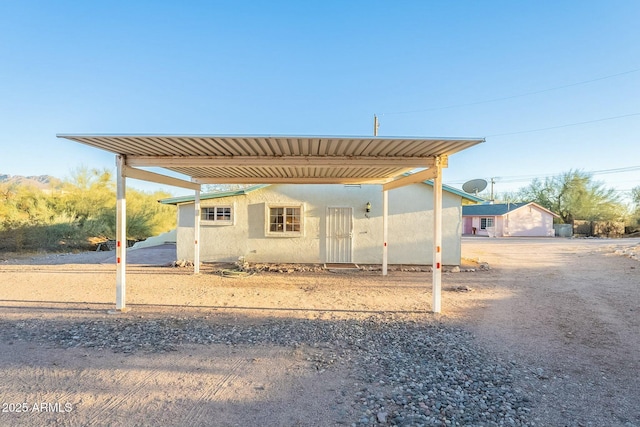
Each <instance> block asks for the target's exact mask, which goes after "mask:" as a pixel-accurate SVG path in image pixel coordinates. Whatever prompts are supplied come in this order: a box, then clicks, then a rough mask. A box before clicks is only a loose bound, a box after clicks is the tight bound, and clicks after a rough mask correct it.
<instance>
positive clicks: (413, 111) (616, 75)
mask: <svg viewBox="0 0 640 427" xmlns="http://www.w3.org/2000/svg"><path fill="white" fill-rule="evenodd" d="M638 71H640V68H636V69H633V70H628V71H623V72H621V73H616V74H610V75H608V76H603V77H597V78H595V79H590V80H583V81H580V82H576V83H570V84H566V85H562V86H555V87H550V88H547V89H541V90H536V91H531V92H524V93H520V94H517V95H510V96H504V97H500V98H493V99H485V100H483V101H476V102H468V103H463V104H452V105H446V106H441V107H433V108H425V109H421V110H410V111H398V112H392V113H385V114H382V115H396V114H415V113H426V112H429V111H438V110H446V109H450V108H460V107H470V106H473V105H480V104H488V103H490V102H498V101H506V100H509V99H514V98H522V97H524V96H530V95H537V94H539V93H545V92H551V91H554V90H559V89H566V88H569V87H573V86H579V85H584V84H588V83H593V82H597V81H600V80H606V79H611V78H613V77H618V76H623V75H625V74H631V73H637V72H638Z"/></svg>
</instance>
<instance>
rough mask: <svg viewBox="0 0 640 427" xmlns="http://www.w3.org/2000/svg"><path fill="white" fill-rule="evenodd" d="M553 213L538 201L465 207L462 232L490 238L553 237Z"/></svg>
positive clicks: (555, 215) (555, 216)
mask: <svg viewBox="0 0 640 427" xmlns="http://www.w3.org/2000/svg"><path fill="white" fill-rule="evenodd" d="M557 217H559V216H558V215H557V214H555V213H554V212H551V211H550V210H548V209H546V208H544V207H542V206H540V205H538V204H537V203H534V202H530V203H496V204H481V205H466V206H463V207H462V221H463V229H462V233H463V234H471V235H473V234H475V235H481V236H489V237H509V236H511V237H517V236H528V237H553V236H554V235H555V231H554V229H553V218H557Z"/></svg>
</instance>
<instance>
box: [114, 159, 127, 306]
mask: <svg viewBox="0 0 640 427" xmlns="http://www.w3.org/2000/svg"><path fill="white" fill-rule="evenodd" d="M125 165H126V159H125V157H124V156H116V167H117V172H116V310H122V311H124V310H125V300H126V289H127V287H126V279H127V272H126V270H127V203H126V187H127V179H126V177H125V175H124V169H125Z"/></svg>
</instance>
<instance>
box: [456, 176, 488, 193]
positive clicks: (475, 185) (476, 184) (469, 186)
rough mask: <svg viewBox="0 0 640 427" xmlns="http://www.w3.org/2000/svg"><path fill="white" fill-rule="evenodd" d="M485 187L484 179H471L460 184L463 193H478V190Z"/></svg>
mask: <svg viewBox="0 0 640 427" xmlns="http://www.w3.org/2000/svg"><path fill="white" fill-rule="evenodd" d="M485 188H487V181H486V180H484V179H472V180H471V181H467V182H465V183H464V184H462V189H463V190H464V192H465V193H469V194H475V195H476V196H477V195H478V193H479V192H481V191H482V190H484V189H485Z"/></svg>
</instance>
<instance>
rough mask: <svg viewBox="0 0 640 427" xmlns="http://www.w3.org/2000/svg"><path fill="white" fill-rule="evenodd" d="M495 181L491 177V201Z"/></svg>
mask: <svg viewBox="0 0 640 427" xmlns="http://www.w3.org/2000/svg"><path fill="white" fill-rule="evenodd" d="M495 183H496V180H495V179H493V178H491V201H492V202H493V184H495Z"/></svg>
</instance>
